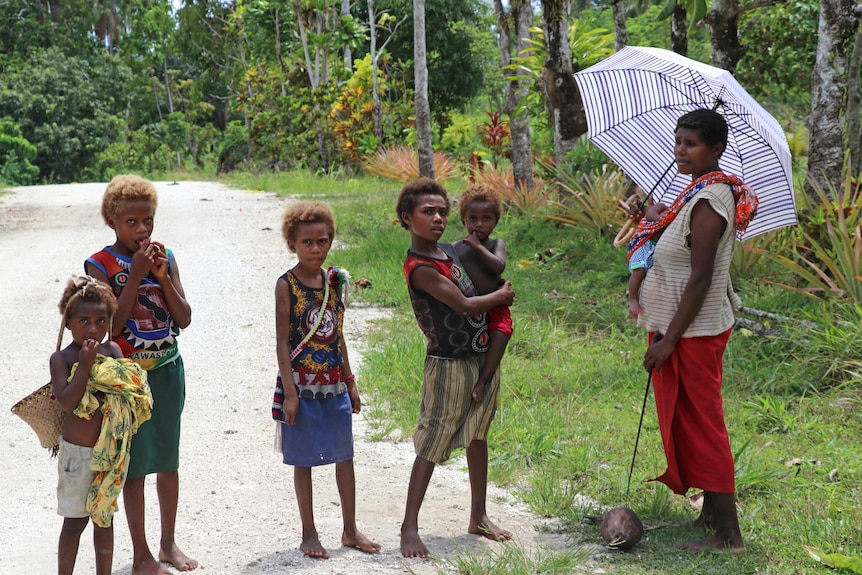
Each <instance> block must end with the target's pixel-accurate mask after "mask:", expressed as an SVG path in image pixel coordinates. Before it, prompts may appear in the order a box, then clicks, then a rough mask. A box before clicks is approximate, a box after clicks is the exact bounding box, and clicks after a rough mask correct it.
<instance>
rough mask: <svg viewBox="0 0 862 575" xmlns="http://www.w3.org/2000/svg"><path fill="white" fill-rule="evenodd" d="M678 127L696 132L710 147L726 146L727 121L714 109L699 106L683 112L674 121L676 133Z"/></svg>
mask: <svg viewBox="0 0 862 575" xmlns="http://www.w3.org/2000/svg"><path fill="white" fill-rule="evenodd" d="M680 128H686V129H688V130H692V131H694V132H697V133H698V135H699V136H700V139H701V140H703V142H704V143H705V144H706V145H707V146H709V147H710V148H713V147H715V146H716V145H718V144H721V145H722V150H723V149H724V148H726V147H727V121H725V119H724V117H723V116H722V115H721V114H719V113H718V112H716V111H714V110H709V109H707V108H700V109H698V110H692V111H691V112H688V113H687V114H683V115H682V116H680V117H679V119H678V120H677V121H676V130H674V133H676V131H677V130H679V129H680Z"/></svg>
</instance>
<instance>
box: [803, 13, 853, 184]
mask: <svg viewBox="0 0 862 575" xmlns="http://www.w3.org/2000/svg"><path fill="white" fill-rule="evenodd" d="M859 15H860V14H859V8H858V5H857V4H856V2H855V0H820V21H819V23H818V25H817V53H816V55H815V59H814V70H813V71H812V72H811V115H810V116H809V118H808V132H809V138H810V145H809V154H808V179H807V180H806V183H805V191H806V193H807V194H809V195H810V196H812V197H816V194H815V193H814V190H813V188H812V186H811V182H812V181H813V182H816V183H818V184H820V185H821V186H822V188H823V190H824V191H825V192H826V193H827V194H828V193H830V192H831V188H830V186H831V187H832V188H835V189H837V188H838V186H839V184H840V181H841V179H842V178H843V176H844V174H843V172H844V169H843V168H844V147H845V144H846V141H845V138H846V134H845V133H844V128H845V126H846V122H845V116H844V113H845V108H846V106H847V92H848V79H849V76H850V72H849V70H848V64H849V60H850V57H851V50H852V49H853V45H854V42H855V39H856V34H857V32H858V31H859Z"/></svg>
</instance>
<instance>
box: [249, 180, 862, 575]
mask: <svg viewBox="0 0 862 575" xmlns="http://www.w3.org/2000/svg"><path fill="white" fill-rule="evenodd" d="M591 181H593V182H597V183H596V189H594V190H593V191H592V193H593V194H594V195H596V196H597V197H602V195H603V194H605V196H604V198H605V201H604V202H601V201H599V202H594V204H596V203H597V204H599V205H601V206H603V207H602V208H601V210H602V213H601V214H593V215H594V219H593V220H590V218H589V217H580V218H578V219H577V223H575V224H573V225H566V224H565V223H564V222H562V221H560V220H559V219H551V218H549V217H546V216H548V215H552V214H555V213H557V214H558V213H559V211H558V210H557V209H556V208H555V207H554V203H553V202H557V201H558V202H562V203H565V204H566V205H569V206H572V205H574V204H573V203H572V202H569V201H567V200H566V198H567V197H568V196H570V195H571V193H572V192H571V191H569V192H565V193H561V194H555V195H554V197H553V198H549V200H548V203H546V204H544V205H543V206H542V207H541V209H539V210H534V211H533V213H532V214H531V215H530V214H525V213H524V212H523V211H521V210H519V209H518V207H517V206H516V205H514V204H512V203H511V202H510V203H509V204H508V207H509V209H507V212H506V214H505V215H504V217H503V219H502V221H501V222H500V225H499V226H498V228H497V231H496V235H499V236H500V237H503V238H504V239H505V240H506V243H507V246H508V248H509V264H508V268H507V271H506V277H507V278H508V279H509V280H511V281H512V284H513V286H514V289H515V292H516V301H515V305H514V306H513V308H512V313H513V316H514V318H515V321H516V329H515V334H514V337H513V339H512V341H511V343H510V345H509V348H508V351H507V354H506V357H505V358H504V360H503V367H502V369H503V395H502V401H501V407H500V410H499V411H498V415H497V419H496V421H495V423H494V425H493V426H492V434H491V437H490V438H489V445H490V449H491V470H490V472H491V479H492V480H493V481H494V482H495V483H497V484H499V485H504V486H508V487H510V488H512V489H513V491H514V492H515V493H516V494H517V496H518V497H520V498H521V499H522V500H523V501H524V502H525V503H526V504H527V505H529V507H530V508H531V509H532V510H533V511H534V512H536V513H537V514H539V515H542V516H546V517H549V518H554V520H553V521H551V522H550V524H551V525H553V526H554V527H553V529H555V530H559V531H560V532H562V533H565V534H566V535H567V538H568V540H569V541H570V542H571V548H570V549H569V550H568V551H566V552H559V550H557V551H556V552H555V551H552V550H547V549H540V550H529V549H523V548H521V547H519V546H518V544H517V542H515V543H513V544H510V545H506V546H503V547H501V549H500V551H499V553H495V554H492V555H491V556H483V557H474V556H472V555H470V554H469V552H468V551H465V554H464V555H463V556H461V557H459V558H458V559H457V560H456V561H454V562H452V563H451V564H448V565H441V571H449V572H453V571H454V572H457V573H462V574H474V573H483V574H496V573H500V574H502V573H578V572H593V569H595V568H597V563H598V564H599V566H600V567H601V568H602V569H606V570H607V571H608V572H613V573H621V574H639V575H643V574H665V573H674V574H681V573H691V574H695V573H696V574H698V575H701V574H713V573H714V574H743V573H765V574H775V575H778V574H782V575H784V574H787V573H794V574H814V573H823V572H825V571H826V568H825V567H824V564H823V563H819V562H817V561H815V560H814V559H813V558H812V556H811V555H810V554H809V553H808V552H807V551H806V547H810V548H813V549H815V550H820V551H822V552H823V553H826V554H838V556H839V557H843V558H854V557H859V556H862V529H860V525H862V508H860V506H859V504H858V502H859V500H860V497H862V468H860V465H862V463H860V462H862V448H860V440H862V410H860V407H862V393H860V384H862V367H860V366H862V364H860V362H862V340H860V338H859V337H858V334H859V333H860V327H862V301H860V300H859V299H857V298H858V296H856V295H854V293H853V292H852V291H849V290H846V289H842V288H835V289H831V288H830V287H829V286H830V281H831V283H832V284H836V281H835V280H836V278H838V279H841V281H846V282H847V283H846V285H848V286H854V285H858V284H859V283H862V273H860V270H859V269H858V267H857V268H853V267H852V264H853V262H854V261H855V263H856V265H857V266H858V265H859V262H860V260H859V253H860V252H859V247H858V246H859V243H858V242H856V243H854V241H855V240H854V238H855V237H856V234H858V231H856V230H858V229H859V228H858V225H859V215H858V213H857V212H858V210H856V209H855V207H849V205H845V206H843V207H842V206H841V205H840V201H841V199H840V198H841V197H844V196H842V193H836V194H835V195H836V196H838V197H839V200H837V201H834V202H833V201H832V200H827V199H825V197H824V199H823V202H822V203H820V204H818V205H814V204H812V203H811V202H808V201H807V200H806V202H805V203H801V204H800V207H801V212H802V214H803V217H802V224H801V225H800V226H799V227H797V228H793V229H790V230H785V231H783V232H781V233H777V234H773V235H771V236H767V237H765V238H764V237H761V238H759V239H758V238H755V239H753V240H752V241H751V242H746V244H745V245H744V246H743V248H742V249H738V250H737V255H736V257H737V259H738V260H739V261H737V262H736V271H735V274H736V277H735V285H736V286H737V288H738V290H739V292H740V296H741V297H742V299H743V301H744V302H745V304H746V306H748V307H749V308H751V309H753V310H761V311H765V312H769V313H770V314H773V315H772V316H771V317H760V316H758V315H754V314H753V313H752V314H742V315H741V316H740V317H741V318H743V319H746V318H747V319H748V323H747V324H746V325H747V326H748V327H740V328H738V329H736V330H735V332H734V335H733V337H732V338H731V342H730V345H729V347H728V349H727V353H726V356H725V402H726V403H725V410H726V417H727V423H728V427H729V431H730V437H731V443H732V448H733V451H734V454H735V458H736V475H737V489H738V502H739V509H740V522H741V525H742V528H743V533H744V536H745V538H746V544H747V551H746V552H745V553H743V554H741V555H738V556H731V555H726V554H721V553H707V554H703V555H690V554H687V553H683V552H681V551H679V550H677V549H676V548H675V547H674V545H673V542H674V541H677V540H685V539H691V538H695V537H697V536H698V534H697V533H696V532H695V531H694V530H693V529H692V528H691V527H688V526H686V525H685V523H686V522H687V521H689V520H691V519H692V518H693V517H694V516H695V515H696V511H695V510H694V508H693V507H692V506H691V504H690V503H689V502H688V501H687V500H686V499H685V498H682V497H677V496H674V495H672V494H671V493H670V492H669V490H668V489H667V488H666V487H665V486H663V485H661V484H655V483H648V482H646V480H647V479H649V478H651V477H654V476H656V475H658V474H660V473H661V472H662V471H663V470H664V456H663V451H662V446H661V439H660V436H659V432H658V425H657V421H656V418H655V408H654V404H653V402H652V398H650V399H649V401H648V403H647V409H646V415H645V418H644V427H643V432H642V434H641V438H640V445H639V449H638V453H637V460H636V463H635V469H634V473H633V477H632V484H631V489H630V493H629V496H628V501H626V482H627V479H628V473H629V465H630V463H631V459H632V450H633V448H634V441H635V436H636V434H637V427H638V420H639V417H640V410H641V405H642V401H643V397H644V389H645V386H646V373H645V372H644V371H643V369H642V368H641V358H642V356H643V352H644V350H645V347H646V345H645V334H644V333H643V332H641V331H640V330H638V329H637V328H636V327H635V325H634V324H633V321H632V320H631V319H630V318H629V317H628V315H627V313H626V298H625V289H626V281H627V277H628V273H627V269H626V264H625V254H624V251H623V250H622V249H616V248H613V247H612V245H611V241H610V238H612V235H611V236H610V238H609V237H608V235H607V233H605V232H604V231H603V230H604V229H605V228H606V227H607V225H608V223H607V220H608V217H611V218H612V219H613V216H608V215H607V213H605V209H606V206H607V205H609V204H612V194H614V193H616V192H615V191H613V190H616V188H615V187H614V186H615V182H614V179H613V178H610V177H607V176H606V177H604V178H594V179H592V180H591ZM233 183H234V184H235V185H239V186H243V187H246V188H251V189H265V190H267V191H271V192H277V193H279V194H290V195H297V196H303V197H314V198H319V199H322V200H325V201H327V202H329V203H331V204H332V205H333V207H334V209H335V211H336V215H337V218H338V225H339V231H338V240H339V241H340V242H344V244H345V246H346V247H344V248H343V249H341V250H339V251H337V252H334V253H333V254H332V255H331V259H332V262H333V263H337V264H338V265H342V266H344V267H345V268H347V269H348V270H350V272H351V274H352V275H353V279H354V280H359V279H360V278H364V279H366V280H368V281H369V282H370V285H371V287H369V288H366V289H364V290H362V291H359V292H355V293H354V296H352V297H354V300H353V301H354V302H356V303H355V305H364V304H372V305H379V306H384V307H387V308H389V309H391V312H392V313H391V317H390V318H389V319H385V320H381V321H380V322H379V324H378V325H377V329H375V330H373V331H372V332H370V333H369V334H368V337H369V340H370V344H371V348H370V351H369V352H368V354H367V355H366V362H365V366H364V368H363V371H362V374H361V381H362V389H363V392H364V393H365V394H366V395H367V396H368V398H369V403H370V405H371V406H372V407H371V409H370V410H369V412H368V414H367V415H368V416H369V417H370V419H371V421H372V423H373V429H374V434H375V436H376V437H377V438H379V439H381V440H384V439H387V438H403V437H407V436H409V435H410V434H411V433H412V429H413V425H414V424H415V421H416V416H417V413H418V408H419V398H420V385H421V377H422V373H421V365H422V358H423V355H424V341H423V339H422V336H421V334H420V332H419V330H418V329H417V328H416V325H415V320H414V319H413V317H412V312H411V310H410V306H409V301H408V298H407V292H406V288H405V286H404V280H403V277H402V273H401V264H402V262H403V257H404V253H405V250H406V249H407V247H408V246H409V235H408V233H407V232H406V231H405V230H403V229H402V228H401V227H400V226H399V225H398V223H397V220H396V217H395V213H394V204H395V198H396V196H397V193H398V191H399V190H400V187H401V185H402V184H400V183H398V182H396V181H392V180H382V179H381V180H378V179H374V178H369V177H360V178H353V179H350V178H336V177H330V178H319V177H317V178H315V177H312V176H310V175H309V174H305V173H292V174H289V175H285V176H282V177H278V178H268V179H265V180H264V179H258V178H255V177H252V176H243V177H240V178H236V179H234V180H233ZM465 185H466V184H465V182H463V181H462V180H457V179H453V180H450V182H449V183H448V184H447V188H448V189H449V191H450V195H451V196H452V197H453V198H457V196H458V195H459V194H460V192H461V191H462V190H463V188H464V186H465ZM606 192H607V193H606ZM844 192H846V194H850V195H851V196H853V194H854V193H855V188H853V186H852V185H851V184H848V187H847V189H846V190H845V191H844ZM581 193H586V192H585V191H583V190H581ZM846 194H845V195H846ZM847 201H848V202H850V201H855V200H852V199H847ZM582 205H586V204H583V203H582ZM854 206H855V204H854ZM571 209H575V208H571ZM579 209H580V212H579V213H581V214H584V213H586V214H590V213H592V211H594V210H595V209H598V208H594V207H582V208H579ZM615 217H616V219H615V220H613V223H612V226H613V227H614V229H619V228H618V226H619V224H620V223H622V218H623V216H622V214H621V212H620V213H619V214H618V215H616V216H615ZM848 219H849V220H850V221H849V222H848ZM590 221H595V222H596V224H595V225H593V226H591V225H589V222H590ZM841 221H843V223H840V222H841ZM842 226H843V227H842ZM848 226H849V227H848ZM848 230H851V231H848ZM462 231H463V227H462V226H461V224H460V222H459V221H458V220H457V216H456V217H455V218H451V219H450V221H449V225H448V229H447V232H446V236H445V237H444V239H446V240H448V241H454V240H456V239H459V237H460V235H461V233H462ZM845 235H846V239H845ZM844 244H853V245H854V246H855V247H853V248H852V249H851V248H850V247H846V246H845V247H844V248H842V245H844ZM842 250H844V251H847V250H849V252H848V253H847V254H846V257H844V256H843V255H842V254H843V253H844V252H843V251H842ZM854 258H855V260H854ZM837 260H840V261H845V260H847V263H846V265H845V267H844V268H841V267H840V266H831V265H830V264H831V263H834V261H837ZM797 262H802V263H797ZM805 262H809V263H805ZM800 265H801V266H804V268H805V269H807V270H810V271H811V273H810V274H809V275H810V277H808V276H806V275H805V274H802V273H801V272H800V269H797V266H800ZM848 266H849V267H848ZM841 269H844V270H846V271H845V272H842V271H840V270H841ZM817 270H820V271H819V272H818V271H817ZM842 274H844V275H843V276H842ZM839 276H841V278H839ZM818 278H819V279H820V280H821V281H819V282H818V281H817V280H818ZM825 278H831V279H830V281H826V279H825ZM584 496H585V497H584ZM624 504H627V505H628V506H629V507H631V508H632V509H634V510H635V511H636V512H637V513H638V515H639V516H640V517H641V519H642V520H643V521H644V522H645V523H646V524H647V525H650V526H660V525H666V524H671V526H667V527H662V528H659V529H654V530H649V531H647V533H646V536H645V537H644V539H643V540H642V541H641V543H640V544H638V546H637V547H636V548H635V549H634V550H633V551H632V552H609V553H600V554H593V555H592V556H591V558H589V559H588V557H589V556H590V553H588V552H587V551H585V549H586V550H589V549H590V548H591V546H593V545H601V544H603V541H602V539H601V536H600V533H599V528H598V526H596V525H594V524H591V523H590V522H589V521H586V519H585V518H586V516H588V515H594V514H601V513H603V512H604V511H605V510H606V509H607V508H608V507H612V506H617V505H624ZM847 572H852V571H847ZM857 572H858V571H857Z"/></svg>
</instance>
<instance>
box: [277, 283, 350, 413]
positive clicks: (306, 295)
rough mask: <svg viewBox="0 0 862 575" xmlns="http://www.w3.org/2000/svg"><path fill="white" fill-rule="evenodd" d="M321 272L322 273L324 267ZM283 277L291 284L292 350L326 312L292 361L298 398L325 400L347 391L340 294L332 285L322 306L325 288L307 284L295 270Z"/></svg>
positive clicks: (342, 309)
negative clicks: (344, 373) (342, 375)
mask: <svg viewBox="0 0 862 575" xmlns="http://www.w3.org/2000/svg"><path fill="white" fill-rule="evenodd" d="M321 274H322V275H323V271H322V270H321ZM281 277H282V279H284V280H285V281H286V282H287V284H288V285H289V286H290V305H291V308H292V311H293V314H292V317H293V320H292V321H291V325H290V349H291V350H294V349H296V347H297V346H298V345H299V344H300V343H301V342H302V340H303V339H304V338H305V336H306V334H307V333H308V332H309V330H311V328H313V327H314V324H315V323H316V322H317V317H318V315H320V314H321V313H323V314H325V315H324V316H323V319H322V320H321V321H320V326H318V328H317V331H316V332H315V334H314V335H313V336H311V339H309V340H308V343H307V344H306V345H305V347H304V348H303V349H302V351H300V352H299V355H297V356H296V357H295V358H293V360H292V361H291V367H292V369H293V383H294V384H295V385H296V387H297V393H298V395H299V397H301V398H304V399H323V398H325V397H332V396H335V395H338V394H340V393H344V392H345V391H347V384H346V383H345V382H344V381H342V377H341V367H342V363H343V358H342V356H341V329H342V326H343V323H344V303H343V302H342V301H341V294H340V293H339V291H338V290H337V289H335V288H332V287H330V290H329V300H328V301H327V302H325V305H322V304H323V293H324V289H323V288H322V287H321V288H319V289H316V288H311V287H308V286H307V285H305V284H304V283H302V282H301V281H299V279H298V278H297V277H296V276H295V275H294V273H293V272H292V271H288V272H285V273H284V275H282V276H281ZM325 280H326V276H325V275H324V281H325ZM321 308H323V309H322V311H321Z"/></svg>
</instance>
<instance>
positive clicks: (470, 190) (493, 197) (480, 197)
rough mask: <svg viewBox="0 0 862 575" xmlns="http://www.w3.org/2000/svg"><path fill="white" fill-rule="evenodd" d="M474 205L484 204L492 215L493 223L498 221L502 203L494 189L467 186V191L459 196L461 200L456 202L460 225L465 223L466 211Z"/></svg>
mask: <svg viewBox="0 0 862 575" xmlns="http://www.w3.org/2000/svg"><path fill="white" fill-rule="evenodd" d="M475 204H484V206H485V207H487V208H488V209H489V210H490V211H491V213H493V214H494V218H495V223H496V222H498V221H500V216H501V215H502V213H503V202H502V201H501V200H500V194H498V193H497V192H496V191H495V190H494V189H492V188H490V187H488V186H485V185H483V184H470V185H469V186H467V189H466V190H464V193H463V194H461V199H460V200H458V213H459V214H460V216H461V222H462V223H465V224H466V223H467V221H466V216H467V211H468V210H469V209H470V207H471V206H474V205H475Z"/></svg>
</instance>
